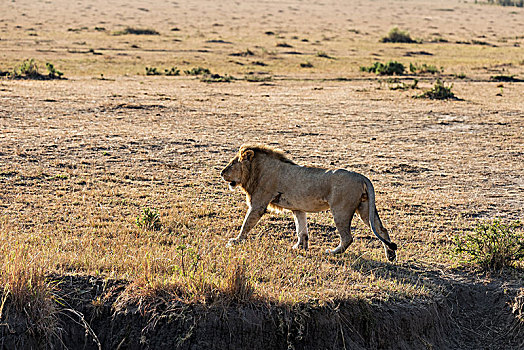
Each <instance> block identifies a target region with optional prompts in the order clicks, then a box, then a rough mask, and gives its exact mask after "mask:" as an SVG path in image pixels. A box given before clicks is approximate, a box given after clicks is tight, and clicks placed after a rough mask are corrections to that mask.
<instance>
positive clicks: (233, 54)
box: [229, 49, 255, 57]
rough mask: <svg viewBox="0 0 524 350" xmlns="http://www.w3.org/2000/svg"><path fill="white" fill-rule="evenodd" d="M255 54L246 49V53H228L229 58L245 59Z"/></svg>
mask: <svg viewBox="0 0 524 350" xmlns="http://www.w3.org/2000/svg"><path fill="white" fill-rule="evenodd" d="M254 55H255V53H254V52H253V51H251V50H250V49H246V51H241V52H234V53H230V54H229V56H237V57H247V56H254Z"/></svg>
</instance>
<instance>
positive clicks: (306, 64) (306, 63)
mask: <svg viewBox="0 0 524 350" xmlns="http://www.w3.org/2000/svg"><path fill="white" fill-rule="evenodd" d="M300 67H302V68H313V64H312V63H311V62H309V61H308V62H304V63H301V64H300Z"/></svg>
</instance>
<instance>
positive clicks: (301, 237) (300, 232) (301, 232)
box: [293, 210, 309, 249]
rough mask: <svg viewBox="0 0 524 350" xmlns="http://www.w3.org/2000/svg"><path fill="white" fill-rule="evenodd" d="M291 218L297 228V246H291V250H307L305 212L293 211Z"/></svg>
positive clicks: (307, 238)
mask: <svg viewBox="0 0 524 350" xmlns="http://www.w3.org/2000/svg"><path fill="white" fill-rule="evenodd" d="M293 218H294V219H295V226H296V227H297V237H298V241H297V244H295V245H294V246H293V249H297V248H304V249H307V248H308V240H309V237H308V233H307V218H306V212H303V211H301V210H293Z"/></svg>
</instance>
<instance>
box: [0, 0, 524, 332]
mask: <svg viewBox="0 0 524 350" xmlns="http://www.w3.org/2000/svg"><path fill="white" fill-rule="evenodd" d="M393 26H398V27H399V28H401V29H403V30H407V31H409V33H410V34H411V36H412V37H413V38H414V39H417V41H418V42H417V43H412V44H398V43H379V39H380V38H382V37H383V36H385V35H386V34H387V32H388V31H389V30H390V29H391V28H392V27H393ZM127 27H131V28H141V29H153V30H155V31H157V32H158V34H155V35H133V34H124V33H122V32H123V31H124V30H125V28H127ZM523 33H524V11H523V9H522V8H518V7H502V6H488V5H482V4H474V3H473V1H469V2H459V1H440V2H438V3H435V2H432V1H391V2H389V1H355V2H347V3H344V2H336V1H324V2H318V1H316V2H313V1H294V0H293V1H287V2H285V3H278V4H277V3H273V2H257V1H244V2H214V1H192V2H188V3H184V2H155V1H149V2H148V1H125V2H124V1H119V2H111V4H110V5H108V4H107V2H102V1H89V2H81V1H77V2H74V3H72V2H69V1H53V2H51V1H47V2H44V1H40V2H33V1H16V2H15V1H13V2H3V3H1V4H0V71H4V72H7V71H12V70H13V68H14V67H16V66H18V65H20V63H21V62H22V61H23V60H24V59H30V58H34V59H35V61H36V62H37V63H38V64H39V66H40V70H41V71H42V72H44V71H45V62H52V63H53V64H54V65H55V67H56V68H57V69H58V70H60V71H62V72H63V73H64V76H65V77H66V78H67V80H24V79H8V78H4V79H2V80H0V130H1V133H0V166H1V169H0V184H1V185H0V210H1V211H0V236H1V242H2V244H1V246H0V251H1V256H2V261H1V263H2V264H3V265H2V270H3V271H4V272H3V277H2V278H3V283H4V285H5V286H6V287H5V291H8V290H9V288H11V291H10V293H11V294H12V293H13V285H16V284H17V283H18V284H21V285H23V284H24V283H23V278H22V277H20V276H21V275H24V274H25V275H24V276H27V274H29V276H33V278H35V281H36V280H38V278H37V277H35V276H40V275H44V276H66V275H67V276H92V277H93V278H96V279H100V280H105V279H110V280H118V281H125V282H122V283H123V285H125V286H126V287H125V290H124V291H122V293H121V294H120V296H119V299H118V303H120V304H122V303H126V302H129V303H133V302H137V303H139V304H140V305H145V304H147V303H145V302H143V301H144V300H146V299H147V300H150V299H148V298H154V297H155V296H158V295H162V298H164V299H163V300H166V299H176V300H182V301H183V302H185V303H199V304H206V305H214V304H216V303H222V304H223V303H225V302H226V303H230V302H231V300H233V301H234V302H240V303H255V302H257V303H258V302H262V303H268V304H272V305H273V304H276V305H291V306H292V305H296V304H311V305H313V304H314V305H323V304H329V303H331V302H333V301H335V300H363V301H365V302H366V303H371V304H381V303H405V302H411V303H426V302H431V301H432V300H436V299H438V298H441V297H442V296H443V295H444V294H445V293H447V291H448V286H449V285H450V284H453V283H454V282H456V281H458V280H460V281H462V282H461V283H464V286H465V287H464V290H468V288H470V287H471V289H472V290H473V289H475V288H478V287H479V286H481V285H493V283H494V284H495V285H496V286H497V288H498V287H500V288H507V290H510V291H513V292H515V291H517V292H518V289H519V288H521V287H522V270H521V269H518V266H517V269H509V270H506V271H505V272H504V273H503V274H502V275H501V274H498V273H496V274H488V275H486V274H479V273H476V272H474V271H471V270H470V269H469V267H468V266H466V268H464V265H463V264H462V263H461V258H460V256H456V255H455V254H453V253H452V251H453V248H454V243H453V239H454V237H455V236H457V235H458V236H460V235H463V234H464V232H469V231H470V230H471V228H472V227H474V226H475V225H476V223H478V222H482V221H485V220H492V219H494V218H501V219H502V220H505V221H508V222H509V221H513V220H518V219H522V218H523V214H524V180H523V175H524V151H523V149H524V137H523V133H524V112H523V110H524V102H523V99H522V96H523V95H524V88H523V83H522V82H519V81H518V80H520V79H524V49H522V47H521V46H522V45H524V37H523V36H522V34H523ZM389 60H396V61H399V62H401V63H403V64H404V65H406V66H409V64H410V63H413V64H416V65H422V64H427V65H434V66H435V67H437V68H438V70H439V72H438V73H436V74H417V75H416V76H414V75H407V76H400V77H396V78H397V79H398V80H397V81H391V80H388V78H387V77H377V76H376V75H374V74H371V73H365V72H361V71H360V69H359V68H360V67H361V66H370V65H372V64H373V63H374V62H377V61H380V62H386V61H389ZM307 63H309V64H307ZM301 64H302V65H301ZM146 67H155V68H158V71H160V72H163V71H164V69H170V68H171V67H177V68H178V69H179V70H180V75H178V76H165V75H155V76H148V75H146V74H145V73H146ZM194 67H204V68H208V69H209V70H210V71H211V72H212V73H218V74H220V75H222V76H225V75H230V76H232V77H234V78H235V79H234V80H233V81H231V82H229V83H205V82H202V81H200V79H199V78H198V77H194V76H189V75H187V74H185V73H184V71H185V70H189V69H191V68H194ZM496 75H504V76H508V77H511V76H512V77H514V78H516V79H514V80H516V81H515V82H497V81H493V79H492V77H493V76H496ZM437 76H439V77H440V78H441V79H442V80H443V81H445V83H446V84H450V83H452V84H453V87H452V89H453V92H454V93H455V95H456V96H457V97H458V98H459V100H447V101H434V100H427V99H415V98H413V96H414V95H419V94H421V93H422V91H424V90H426V89H429V88H430V87H431V86H432V85H433V83H434V81H435V80H436V77H437ZM248 78H249V79H248ZM415 78H416V79H418V80H419V83H418V88H417V89H407V90H392V89H390V88H391V87H394V86H398V85H399V84H401V83H402V82H404V83H406V84H410V83H411V82H412V81H413V79H415ZM248 80H255V81H248ZM246 142H261V143H266V144H269V145H273V146H277V147H279V148H281V149H283V150H285V151H286V152H287V153H288V154H290V155H291V157H292V158H293V160H295V161H296V162H298V163H300V164H308V165H318V166H330V167H344V168H347V169H350V170H354V171H357V172H360V173H362V174H365V175H366V176H368V177H369V178H370V179H371V180H372V181H373V183H374V185H375V190H376V192H377V208H378V211H379V214H380V215H381V218H382V219H383V221H384V222H385V225H386V227H387V228H388V229H389V230H390V234H391V236H392V239H393V241H394V242H396V243H397V244H398V245H399V251H398V261H397V262H395V263H393V264H391V263H388V262H387V261H386V259H385V256H384V252H383V249H382V247H381V245H380V244H379V241H378V240H377V239H376V238H375V237H374V236H373V235H372V233H371V232H370V231H369V229H367V228H366V227H364V225H363V224H362V223H361V222H360V220H359V219H357V218H355V220H354V221H353V225H352V228H353V233H354V236H355V241H354V242H353V244H352V245H351V247H350V249H348V251H347V252H346V253H344V254H343V255H341V256H337V257H331V256H326V255H324V254H323V252H324V251H325V249H326V248H332V247H334V246H335V245H336V244H337V240H338V237H337V236H336V232H335V229H334V224H333V220H332V218H331V216H330V214H329V213H319V214H311V215H308V219H309V227H310V250H309V251H308V252H296V251H293V250H292V249H291V246H292V245H293V244H294V243H295V239H296V238H295V234H294V224H293V221H292V219H291V217H290V215H286V214H277V215H274V214H270V215H267V216H265V217H264V218H263V219H262V221H261V222H260V223H259V224H258V225H257V226H256V227H255V229H254V230H253V231H252V232H251V234H250V238H249V240H248V241H247V242H246V243H244V244H242V245H240V246H237V247H234V248H231V249H230V248H226V247H225V244H226V242H227V240H228V239H229V238H231V237H233V236H235V235H236V234H237V233H238V231H239V229H240V226H241V223H242V220H243V216H244V213H245V209H246V208H245V204H244V197H243V196H242V195H241V194H240V193H239V192H231V191H229V189H228V188H227V185H226V183H224V182H223V181H222V180H221V179H220V170H221V169H222V168H223V167H224V166H225V165H226V164H227V162H228V160H229V158H230V157H232V156H233V155H234V152H235V151H236V150H237V149H238V147H239V146H240V145H241V144H243V143H246ZM144 208H154V209H156V210H158V212H159V217H160V222H161V223H162V226H161V228H160V229H159V230H147V229H143V228H140V227H138V226H137V225H136V218H137V217H139V216H140V215H142V211H143V209H144ZM520 268H522V266H520ZM239 276H240V277H239ZM61 278H63V277H56V278H48V279H47V280H39V281H40V282H41V283H42V285H43V286H44V287H43V288H42V289H41V290H40V292H41V294H43V295H44V297H45V298H51V299H53V298H54V299H56V300H58V302H59V303H60V300H63V298H65V297H64V296H63V291H62V292H61V285H62V284H61V283H54V282H53V281H56V279H59V280H60V279H61ZM82 278H83V277H82ZM464 281H466V282H464ZM31 288H35V290H36V287H35V286H34V285H32V286H31ZM22 289H23V288H22ZM46 290H50V292H46ZM513 292H511V293H513ZM61 293H62V294H61ZM479 293H485V291H483V290H481V291H480V292H479ZM511 293H509V294H511ZM8 294H9V293H6V292H4V295H8ZM59 295H60V296H59ZM511 296H512V297H513V296H514V294H511ZM99 297H100V296H99ZM488 298H489V296H488ZM479 300H480V301H481V299H479ZM515 300H517V299H515ZM97 302H98V303H100V302H101V301H100V300H98V301H97V300H93V301H92V303H93V304H96V303H97ZM141 303H143V304H141ZM505 303H506V302H505V301H504V302H502V306H506V307H508V308H511V304H508V305H505ZM481 304H482V303H481ZM515 304H516V301H515ZM2 305H3V304H2ZM472 309H473V308H472ZM0 310H1V308H0ZM520 310H521V312H522V307H521V309H520ZM489 314H490V310H489V309H486V310H485V314H482V315H481V316H482V317H486V316H487V315H489ZM479 317H480V316H479ZM459 324H460V325H461V326H462V327H463V328H466V326H465V325H464V324H465V321H464V320H462V322H459ZM496 327H497V325H493V324H491V325H485V328H483V329H479V330H478V331H477V332H478V333H481V334H485V332H486V330H492V333H496V330H493V329H494V328H496ZM520 327H522V324H520ZM463 328H460V327H459V329H463ZM487 333H488V334H489V333H490V331H487ZM522 334H524V332H523V333H522ZM492 335H493V334H492ZM498 335H500V334H498ZM501 336H502V335H501Z"/></svg>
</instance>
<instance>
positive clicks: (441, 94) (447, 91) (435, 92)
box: [416, 79, 457, 100]
mask: <svg viewBox="0 0 524 350" xmlns="http://www.w3.org/2000/svg"><path fill="white" fill-rule="evenodd" d="M452 88H453V84H451V85H449V86H446V85H445V84H444V83H443V82H442V81H441V80H440V79H437V81H436V82H435V85H433V87H432V88H431V89H430V90H426V91H424V93H422V94H421V95H418V96H416V97H417V98H429V99H431V100H456V99H457V97H456V96H455V94H454V93H453V92H452V91H451V89H452Z"/></svg>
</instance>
